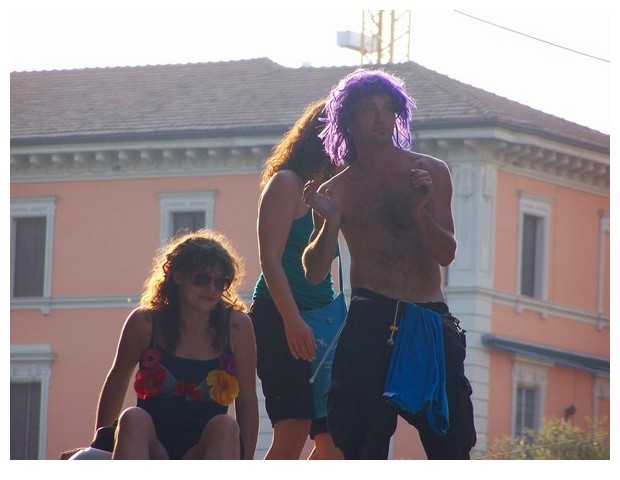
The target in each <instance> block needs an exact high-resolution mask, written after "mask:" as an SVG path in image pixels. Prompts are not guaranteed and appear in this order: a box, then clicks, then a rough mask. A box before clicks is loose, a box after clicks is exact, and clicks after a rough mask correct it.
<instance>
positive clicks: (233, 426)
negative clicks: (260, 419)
mask: <svg viewBox="0 0 620 480" xmlns="http://www.w3.org/2000/svg"><path fill="white" fill-rule="evenodd" d="M239 433H240V431H239V424H238V423H237V421H236V420H235V419H234V418H233V417H231V416H230V415H226V414H222V415H217V416H215V417H213V418H212V419H211V420H209V422H208V423H207V425H206V426H205V428H204V430H203V436H205V435H206V436H212V435H217V436H218V437H222V436H233V437H234V438H239Z"/></svg>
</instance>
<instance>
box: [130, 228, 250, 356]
mask: <svg viewBox="0 0 620 480" xmlns="http://www.w3.org/2000/svg"><path fill="white" fill-rule="evenodd" d="M198 270H205V271H215V270H217V271H219V272H221V273H222V274H224V275H225V276H227V277H228V278H230V280H231V284H230V287H229V288H227V289H226V290H224V292H223V293H222V298H221V300H220V302H219V304H218V305H217V307H216V308H215V310H214V311H213V312H212V314H211V317H210V319H209V326H208V331H209V332H210V333H211V334H212V335H213V339H214V340H213V345H214V347H216V348H217V349H221V348H222V347H223V345H224V343H225V342H226V339H227V335H228V331H227V329H226V324H227V322H226V319H225V314H226V311H227V307H228V308H231V309H233V310H239V311H242V312H243V311H246V306H245V304H244V303H243V301H242V300H241V299H240V298H239V296H238V294H237V288H238V286H239V283H240V282H241V278H242V276H243V266H242V263H241V259H240V257H239V256H238V255H237V254H236V252H235V250H234V249H233V248H232V246H231V245H230V242H229V241H228V239H227V238H226V237H225V236H224V235H222V234H221V233H219V232H215V231H213V230H208V229H201V230H197V231H195V232H190V233H180V234H178V235H176V236H175V237H174V238H172V240H170V241H169V242H168V243H167V244H166V245H164V246H163V247H162V248H161V249H159V250H158V252H157V255H156V256H155V258H154V259H153V267H152V269H151V273H150V275H149V276H148V277H147V279H146V281H145V282H144V291H143V293H142V296H141V298H140V306H141V307H142V308H144V309H146V310H148V311H149V312H151V313H152V314H153V315H152V318H153V319H154V321H157V322H159V323H160V325H161V334H162V338H163V341H164V345H165V347H166V348H167V349H168V350H170V351H171V352H174V351H175V349H176V346H177V343H178V341H179V338H180V334H181V330H180V327H181V326H180V322H179V314H180V299H179V286H178V285H177V283H176V282H175V281H174V279H173V276H174V274H175V272H180V273H181V274H182V275H184V276H187V275H189V274H191V273H193V272H195V271H198Z"/></svg>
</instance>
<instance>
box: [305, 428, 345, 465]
mask: <svg viewBox="0 0 620 480" xmlns="http://www.w3.org/2000/svg"><path fill="white" fill-rule="evenodd" d="M308 460H344V455H342V452H341V451H340V449H339V448H338V447H336V445H334V440H333V439H332V436H331V435H330V434H329V433H319V434H317V435H315V437H314V450H312V453H311V454H310V456H309V457H308Z"/></svg>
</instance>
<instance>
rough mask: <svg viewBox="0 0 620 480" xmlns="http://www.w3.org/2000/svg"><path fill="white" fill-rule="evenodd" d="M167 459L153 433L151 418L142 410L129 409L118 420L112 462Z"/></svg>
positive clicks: (137, 408)
mask: <svg viewBox="0 0 620 480" xmlns="http://www.w3.org/2000/svg"><path fill="white" fill-rule="evenodd" d="M129 459H133V460H148V459H168V453H167V452H166V449H165V448H164V447H163V445H162V444H161V443H160V441H159V440H158V439H157V434H156V433H155V425H153V420H152V419H151V416H150V415H149V414H148V413H147V412H146V411H145V410H143V409H142V408H139V407H130V408H128V409H126V410H125V411H124V412H123V413H122V414H121V416H120V417H119V419H118V427H117V429H116V439H115V442H114V452H112V460H129Z"/></svg>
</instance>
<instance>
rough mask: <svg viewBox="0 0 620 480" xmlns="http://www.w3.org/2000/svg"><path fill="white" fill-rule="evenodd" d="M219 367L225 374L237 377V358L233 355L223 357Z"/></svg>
mask: <svg viewBox="0 0 620 480" xmlns="http://www.w3.org/2000/svg"><path fill="white" fill-rule="evenodd" d="M219 366H220V368H221V369H222V370H224V371H225V372H228V373H230V374H231V375H237V365H236V364H235V357H233V356H232V355H222V356H221V357H220V362H219Z"/></svg>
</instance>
